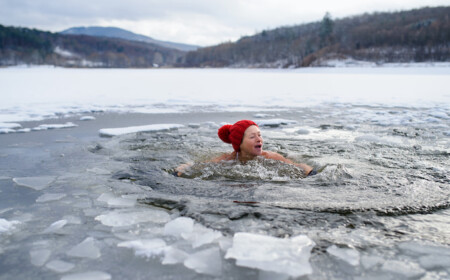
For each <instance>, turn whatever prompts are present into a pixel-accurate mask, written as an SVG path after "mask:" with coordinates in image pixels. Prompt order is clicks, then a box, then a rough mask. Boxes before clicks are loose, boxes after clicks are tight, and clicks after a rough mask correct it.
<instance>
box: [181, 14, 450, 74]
mask: <svg viewBox="0 0 450 280" xmlns="http://www.w3.org/2000/svg"><path fill="white" fill-rule="evenodd" d="M449 15H450V7H437V8H422V9H416V10H411V11H404V12H396V13H374V14H364V15H361V16H355V17H349V18H344V19H339V20H333V19H332V17H331V15H329V14H326V15H325V16H324V18H323V20H322V21H320V22H315V23H310V24H303V25H298V26H292V27H280V28H277V29H274V30H265V31H262V32H260V33H258V34H256V35H254V36H248V37H243V38H241V39H240V40H238V41H237V42H235V43H231V42H230V43H224V44H221V45H218V46H213V47H207V48H202V49H199V50H197V51H193V52H189V53H188V54H187V55H186V59H185V66H188V67H224V66H228V67H230V66H231V67H302V66H311V65H320V63H321V62H322V61H324V60H327V59H342V58H352V59H356V60H365V61H374V62H380V63H383V62H412V61H414V62H421V61H449V60H450V55H449V54H450V52H449V47H450V46H449V44H450V20H449Z"/></svg>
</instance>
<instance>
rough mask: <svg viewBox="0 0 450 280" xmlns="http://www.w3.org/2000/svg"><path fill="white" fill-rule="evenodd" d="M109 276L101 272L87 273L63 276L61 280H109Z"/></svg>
mask: <svg viewBox="0 0 450 280" xmlns="http://www.w3.org/2000/svg"><path fill="white" fill-rule="evenodd" d="M110 279H111V275H110V274H108V273H106V272H103V271H88V272H80V273H74V274H68V275H64V276H63V277H62V278H61V280H110Z"/></svg>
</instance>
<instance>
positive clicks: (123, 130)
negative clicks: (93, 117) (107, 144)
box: [99, 124, 184, 137]
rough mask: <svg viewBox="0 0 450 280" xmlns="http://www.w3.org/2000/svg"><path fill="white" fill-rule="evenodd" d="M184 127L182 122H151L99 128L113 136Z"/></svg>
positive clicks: (102, 134)
mask: <svg viewBox="0 0 450 280" xmlns="http://www.w3.org/2000/svg"><path fill="white" fill-rule="evenodd" d="M181 127H184V126H183V125H182V124H150V125H143V126H129V127H120V128H102V129H100V130H99V134H100V135H101V136H105V137H113V136H118V135H123V134H129V133H137V132H155V131H166V130H172V129H177V128H181Z"/></svg>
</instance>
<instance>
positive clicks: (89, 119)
mask: <svg viewBox="0 0 450 280" xmlns="http://www.w3.org/2000/svg"><path fill="white" fill-rule="evenodd" d="M93 120H95V117H93V116H82V117H80V121H93Z"/></svg>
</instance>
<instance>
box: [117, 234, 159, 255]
mask: <svg viewBox="0 0 450 280" xmlns="http://www.w3.org/2000/svg"><path fill="white" fill-rule="evenodd" d="M117 246H118V247H124V248H130V249H133V250H134V251H135V252H136V255H137V256H144V257H147V258H151V257H155V256H159V255H161V254H163V253H164V250H165V249H166V242H164V240H162V239H160V238H155V239H141V240H132V241H125V242H121V243H119V244H117Z"/></svg>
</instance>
